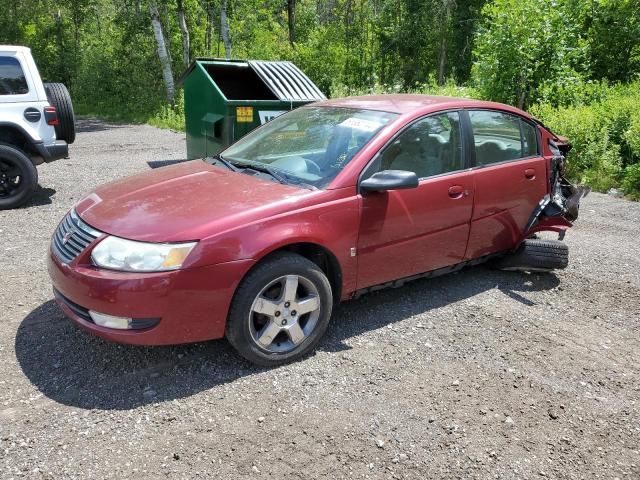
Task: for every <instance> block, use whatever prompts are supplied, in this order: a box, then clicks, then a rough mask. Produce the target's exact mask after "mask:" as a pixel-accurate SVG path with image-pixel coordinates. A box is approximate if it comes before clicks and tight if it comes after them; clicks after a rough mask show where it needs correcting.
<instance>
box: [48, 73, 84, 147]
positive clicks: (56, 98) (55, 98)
mask: <svg viewBox="0 0 640 480" xmlns="http://www.w3.org/2000/svg"><path fill="white" fill-rule="evenodd" d="M44 89H45V91H46V92H47V98H48V100H49V103H50V104H51V105H53V106H54V107H56V112H57V113H58V125H56V127H55V129H56V137H57V138H58V140H64V141H65V142H67V143H68V144H72V143H73V142H74V141H75V140H76V117H75V114H74V113H73V104H72V103H71V96H70V95H69V91H68V90H67V87H65V86H64V84H62V83H45V84H44Z"/></svg>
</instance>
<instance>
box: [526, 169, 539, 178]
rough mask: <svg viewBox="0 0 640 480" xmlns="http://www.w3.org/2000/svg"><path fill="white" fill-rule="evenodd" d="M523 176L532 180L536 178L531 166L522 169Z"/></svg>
mask: <svg viewBox="0 0 640 480" xmlns="http://www.w3.org/2000/svg"><path fill="white" fill-rule="evenodd" d="M524 176H525V178H527V179H529V180H533V179H534V178H536V171H535V170H534V169H533V168H527V169H526V170H525V171H524Z"/></svg>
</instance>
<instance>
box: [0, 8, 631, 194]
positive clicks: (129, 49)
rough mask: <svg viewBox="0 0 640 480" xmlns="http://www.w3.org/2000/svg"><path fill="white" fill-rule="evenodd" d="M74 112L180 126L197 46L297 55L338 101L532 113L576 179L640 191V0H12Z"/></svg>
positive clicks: (0, 37)
mask: <svg viewBox="0 0 640 480" xmlns="http://www.w3.org/2000/svg"><path fill="white" fill-rule="evenodd" d="M0 44H16V45H25V46H28V47H30V48H31V49H32V51H33V55H34V57H35V59H36V62H37V64H38V66H39V69H40V72H41V74H42V76H43V77H44V78H46V79H49V80H51V81H61V82H64V83H65V84H66V85H67V86H68V88H69V90H70V91H71V95H72V98H73V101H74V104H75V108H76V111H77V113H78V114H81V115H94V116H98V117H101V118H107V119H112V120H113V119H116V120H123V121H135V122H148V123H151V124H154V125H157V126H161V127H166V128H173V129H178V130H180V129H184V102H183V98H182V92H181V91H180V90H179V88H177V87H176V79H177V78H178V77H179V76H180V74H181V73H182V71H183V70H184V69H185V68H186V66H187V65H188V64H189V62H190V61H191V60H193V59H194V58H196V57H222V58H224V57H226V58H236V59H263V60H291V61H293V62H294V63H296V64H297V65H298V66H299V67H300V68H301V69H302V70H303V71H304V72H305V73H306V74H307V75H308V76H309V77H311V79H312V80H314V81H315V82H316V84H317V85H318V86H319V87H320V88H321V89H322V90H323V91H324V92H325V94H326V95H327V96H330V97H337V96H345V95H354V94H367V93H385V92H418V93H431V94H445V95H456V96H464V97H473V98H481V99H490V100H496V101H500V102H505V103H509V104H512V105H516V106H519V107H521V108H524V109H526V110H528V111H529V112H531V113H532V114H534V115H535V116H537V117H538V118H540V119H541V120H542V121H543V122H544V123H545V124H547V125H548V126H549V127H550V128H551V129H552V130H554V131H555V132H556V133H559V134H562V135H565V136H567V137H569V138H570V139H571V141H572V143H573V144H574V149H573V150H572V152H571V153H570V158H569V161H570V163H569V164H570V174H571V176H572V177H573V179H574V180H575V181H579V182H583V183H587V184H589V185H591V186H592V187H593V188H594V189H596V190H600V191H608V190H609V189H611V188H615V189H619V190H621V191H623V192H624V193H625V194H626V195H628V196H629V197H630V198H640V0H491V1H487V0H368V1H365V0H324V1H321V0H262V1H259V0H155V1H154V0H95V1H89V0H0Z"/></svg>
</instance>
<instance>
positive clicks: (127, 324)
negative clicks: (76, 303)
mask: <svg viewBox="0 0 640 480" xmlns="http://www.w3.org/2000/svg"><path fill="white" fill-rule="evenodd" d="M89 315H91V319H92V320H93V322H94V323H95V324H96V325H99V326H101V327H106V328H115V329H117V330H129V329H130V328H132V327H131V324H132V319H131V318H126V317H114V316H113V315H107V314H105V313H99V312H94V311H93V310H89Z"/></svg>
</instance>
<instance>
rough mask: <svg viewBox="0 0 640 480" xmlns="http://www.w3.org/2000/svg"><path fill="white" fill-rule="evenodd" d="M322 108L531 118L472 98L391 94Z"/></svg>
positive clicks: (328, 102) (333, 101)
mask: <svg viewBox="0 0 640 480" xmlns="http://www.w3.org/2000/svg"><path fill="white" fill-rule="evenodd" d="M313 105H314V106H322V107H346V108H360V109H363V110H381V111H384V112H392V113H399V114H409V113H415V112H418V111H420V112H422V111H425V110H433V111H436V110H444V109H447V108H487V109H494V110H495V109H498V110H505V111H508V112H512V113H516V114H518V115H523V116H526V117H527V118H531V116H530V115H529V114H528V113H526V112H524V111H522V110H520V109H518V108H515V107H512V106H510V105H505V104H503V103H497V102H487V101H484V100H474V99H471V98H459V97H443V96H437V95H417V94H390V95H363V96H358V97H345V98H335V99H330V100H325V101H322V102H317V103H314V104H313Z"/></svg>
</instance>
